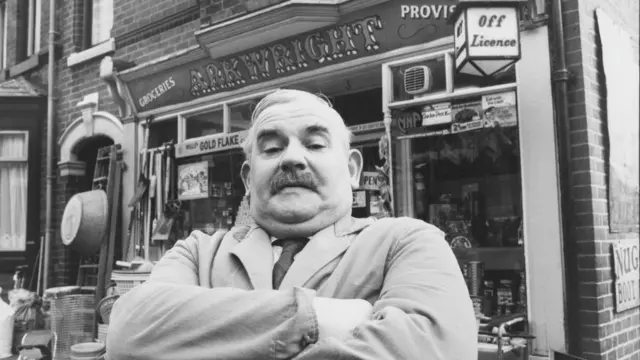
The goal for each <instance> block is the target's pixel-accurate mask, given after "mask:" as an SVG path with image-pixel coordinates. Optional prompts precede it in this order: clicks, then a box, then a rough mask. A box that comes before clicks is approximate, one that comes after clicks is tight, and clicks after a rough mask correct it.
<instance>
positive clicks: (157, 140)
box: [147, 119, 178, 148]
mask: <svg viewBox="0 0 640 360" xmlns="http://www.w3.org/2000/svg"><path fill="white" fill-rule="evenodd" d="M149 129H150V131H149V144H148V146H147V147H148V148H155V147H158V146H161V145H162V144H164V143H166V142H169V141H177V140H178V120H177V119H170V120H161V121H156V122H152V123H151V125H149Z"/></svg>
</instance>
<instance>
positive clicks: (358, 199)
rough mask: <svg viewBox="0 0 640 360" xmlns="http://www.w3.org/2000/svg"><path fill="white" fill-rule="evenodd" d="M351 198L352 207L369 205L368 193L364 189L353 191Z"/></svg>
mask: <svg viewBox="0 0 640 360" xmlns="http://www.w3.org/2000/svg"><path fill="white" fill-rule="evenodd" d="M351 194H352V199H351V207H352V208H363V207H367V193H366V192H364V191H353V192H352V193H351Z"/></svg>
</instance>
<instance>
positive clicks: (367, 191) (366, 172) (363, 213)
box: [352, 141, 384, 218]
mask: <svg viewBox="0 0 640 360" xmlns="http://www.w3.org/2000/svg"><path fill="white" fill-rule="evenodd" d="M352 147H353V148H354V149H358V150H360V152H361V153H362V158H363V163H362V174H361V176H360V188H359V189H358V190H355V191H354V192H353V203H352V216H354V217H357V218H365V217H369V216H376V215H377V214H378V213H380V211H381V204H380V191H379V180H378V171H377V170H376V166H382V165H383V163H384V161H383V160H380V156H379V154H378V149H379V147H378V143H377V142H376V141H368V142H362V143H357V144H354V145H353V146H352Z"/></svg>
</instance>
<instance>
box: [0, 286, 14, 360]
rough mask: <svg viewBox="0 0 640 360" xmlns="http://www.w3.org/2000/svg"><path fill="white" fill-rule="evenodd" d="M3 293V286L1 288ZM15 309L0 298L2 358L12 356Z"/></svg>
mask: <svg viewBox="0 0 640 360" xmlns="http://www.w3.org/2000/svg"><path fill="white" fill-rule="evenodd" d="M0 294H2V288H0ZM13 313H14V311H13V309H12V308H11V306H9V304H7V303H6V302H4V300H2V299H0V359H4V358H6V357H9V356H11V355H12V354H11V347H12V346H13V322H14V317H13V315H14V314H13Z"/></svg>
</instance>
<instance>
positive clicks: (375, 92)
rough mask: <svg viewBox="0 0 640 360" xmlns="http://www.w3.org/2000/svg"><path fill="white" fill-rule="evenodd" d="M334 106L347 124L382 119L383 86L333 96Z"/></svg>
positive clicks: (351, 124) (358, 123)
mask: <svg viewBox="0 0 640 360" xmlns="http://www.w3.org/2000/svg"><path fill="white" fill-rule="evenodd" d="M331 102H332V105H333V108H334V109H335V110H336V111H337V112H338V113H339V114H340V115H341V116H342V118H343V119H344V122H345V123H346V124H347V126H353V125H360V124H366V123H372V122H376V121H382V120H383V118H382V117H383V115H382V88H375V89H371V90H365V91H360V92H356V93H352V94H347V95H341V96H335V97H332V98H331Z"/></svg>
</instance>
